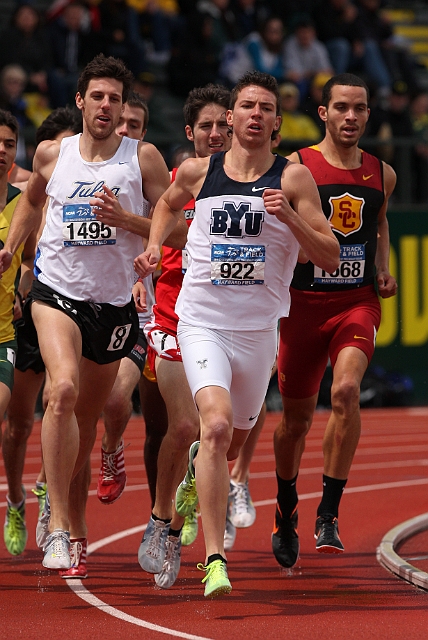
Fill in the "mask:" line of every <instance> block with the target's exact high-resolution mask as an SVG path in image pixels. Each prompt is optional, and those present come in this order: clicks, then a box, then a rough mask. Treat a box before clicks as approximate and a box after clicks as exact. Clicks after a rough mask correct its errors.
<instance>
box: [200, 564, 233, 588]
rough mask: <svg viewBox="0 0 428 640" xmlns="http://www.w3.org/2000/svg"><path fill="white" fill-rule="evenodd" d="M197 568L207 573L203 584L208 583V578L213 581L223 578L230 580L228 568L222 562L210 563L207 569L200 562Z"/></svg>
mask: <svg viewBox="0 0 428 640" xmlns="http://www.w3.org/2000/svg"><path fill="white" fill-rule="evenodd" d="M196 568H197V569H199V571H206V572H207V575H206V576H205V578H202V583H204V582H206V581H207V580H208V578H212V579H213V580H219V579H221V578H226V579H228V577H227V571H226V566H225V564H224V562H222V561H221V560H214V561H213V562H210V564H209V565H208V566H207V567H206V566H205V565H204V564H202V562H200V563H199V564H197V565H196Z"/></svg>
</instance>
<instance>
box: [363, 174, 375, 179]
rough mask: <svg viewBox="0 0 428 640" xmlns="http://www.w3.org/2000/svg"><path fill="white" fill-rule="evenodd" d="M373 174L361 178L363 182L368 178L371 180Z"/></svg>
mask: <svg viewBox="0 0 428 640" xmlns="http://www.w3.org/2000/svg"><path fill="white" fill-rule="evenodd" d="M373 176H374V173H371V174H370V175H369V176H363V180H370V178H373Z"/></svg>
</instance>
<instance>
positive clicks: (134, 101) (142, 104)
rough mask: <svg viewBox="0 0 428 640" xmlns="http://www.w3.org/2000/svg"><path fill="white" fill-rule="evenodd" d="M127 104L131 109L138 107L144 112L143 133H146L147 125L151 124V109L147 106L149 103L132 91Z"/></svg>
mask: <svg viewBox="0 0 428 640" xmlns="http://www.w3.org/2000/svg"><path fill="white" fill-rule="evenodd" d="M126 103H127V104H129V106H130V107H136V108H138V109H142V110H143V112H144V122H143V131H145V130H146V129H147V125H148V124H149V107H148V106H147V102H146V101H145V100H144V98H143V96H142V95H141V94H139V93H137V92H136V91H130V93H129V95H128V98H127V100H126Z"/></svg>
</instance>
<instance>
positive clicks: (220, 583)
mask: <svg viewBox="0 0 428 640" xmlns="http://www.w3.org/2000/svg"><path fill="white" fill-rule="evenodd" d="M197 567H198V569H200V571H205V572H206V576H205V578H203V580H202V583H205V593H204V596H205V597H206V598H216V597H217V596H221V595H222V594H223V593H224V594H228V593H230V592H231V591H232V585H231V584H230V582H229V578H228V576H227V567H226V563H225V562H224V561H223V560H213V561H212V562H210V563H209V565H207V566H206V567H205V566H204V565H203V564H202V563H199V564H198V565H197Z"/></svg>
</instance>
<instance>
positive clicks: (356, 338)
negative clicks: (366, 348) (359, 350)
mask: <svg viewBox="0 0 428 640" xmlns="http://www.w3.org/2000/svg"><path fill="white" fill-rule="evenodd" d="M354 340H367V342H370V340H369V339H368V338H365V337H364V336H354Z"/></svg>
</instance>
